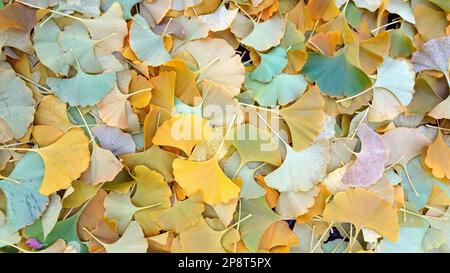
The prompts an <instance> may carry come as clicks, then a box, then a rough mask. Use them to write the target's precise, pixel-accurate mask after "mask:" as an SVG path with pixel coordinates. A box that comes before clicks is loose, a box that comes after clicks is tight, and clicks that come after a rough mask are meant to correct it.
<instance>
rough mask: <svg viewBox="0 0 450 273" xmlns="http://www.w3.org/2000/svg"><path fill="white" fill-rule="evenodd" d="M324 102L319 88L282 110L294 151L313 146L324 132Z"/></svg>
mask: <svg viewBox="0 0 450 273" xmlns="http://www.w3.org/2000/svg"><path fill="white" fill-rule="evenodd" d="M324 103H325V102H324V100H323V98H322V96H321V95H320V92H319V89H318V88H317V87H314V88H311V89H310V90H308V91H306V92H305V93H304V94H303V95H302V96H301V97H300V98H299V99H298V100H297V101H296V102H294V103H293V104H292V105H289V106H288V107H286V108H283V109H281V110H280V115H281V116H282V117H283V119H284V120H285V121H286V123H287V124H288V126H289V130H290V131H291V137H292V143H293V146H294V149H295V150H297V151H301V150H303V149H305V148H306V147H308V146H309V145H311V144H312V143H313V142H314V140H315V139H316V137H317V136H318V135H319V134H320V131H321V130H322V124H323V122H324V121H325V118H326V115H325V112H324V110H323V106H324Z"/></svg>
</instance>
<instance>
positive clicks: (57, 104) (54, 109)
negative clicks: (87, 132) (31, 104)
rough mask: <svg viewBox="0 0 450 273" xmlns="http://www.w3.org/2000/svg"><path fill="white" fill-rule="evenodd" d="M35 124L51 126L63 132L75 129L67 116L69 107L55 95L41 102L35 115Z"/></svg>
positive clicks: (46, 97)
mask: <svg viewBox="0 0 450 273" xmlns="http://www.w3.org/2000/svg"><path fill="white" fill-rule="evenodd" d="M34 123H35V124H37V125H50V126H52V127H56V128H58V129H60V130H61V131H63V132H67V131H68V130H70V129H71V128H73V124H72V123H71V122H70V120H69V116H68V115H67V105H66V104H65V103H64V102H62V101H61V100H60V99H58V98H57V97H55V96H53V95H49V96H45V97H43V98H42V100H41V101H40V102H39V105H38V107H37V109H36V114H35V115H34Z"/></svg>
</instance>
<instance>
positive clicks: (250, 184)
mask: <svg viewBox="0 0 450 273" xmlns="http://www.w3.org/2000/svg"><path fill="white" fill-rule="evenodd" d="M260 166H261V165H260ZM258 167H259V166H258ZM258 167H256V168H255V169H251V168H249V167H247V165H244V166H241V158H240V156H239V153H238V152H235V153H233V154H232V155H231V156H230V157H229V158H228V159H227V161H226V162H225V164H224V166H223V171H224V173H225V174H226V175H227V176H228V178H230V179H233V178H241V179H242V186H241V192H240V193H239V197H240V198H243V199H255V198H258V197H261V196H264V195H265V194H266V190H264V188H263V187H262V186H260V185H259V184H258V183H257V182H256V180H255V172H256V170H257V169H258Z"/></svg>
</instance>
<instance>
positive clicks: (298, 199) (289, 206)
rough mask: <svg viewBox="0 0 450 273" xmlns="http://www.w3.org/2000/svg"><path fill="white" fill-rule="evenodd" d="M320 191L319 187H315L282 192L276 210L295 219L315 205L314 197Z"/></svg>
mask: <svg viewBox="0 0 450 273" xmlns="http://www.w3.org/2000/svg"><path fill="white" fill-rule="evenodd" d="M319 192H320V190H319V187H313V188H312V189H310V190H309V191H284V192H281V193H280V198H279V199H278V203H277V207H276V210H275V211H276V212H277V213H278V214H279V215H281V216H283V217H286V218H289V219H295V218H296V217H297V216H300V215H302V214H305V213H306V212H307V211H308V209H309V208H310V207H312V206H313V205H314V202H315V199H314V198H315V197H316V196H317V195H318V194H319Z"/></svg>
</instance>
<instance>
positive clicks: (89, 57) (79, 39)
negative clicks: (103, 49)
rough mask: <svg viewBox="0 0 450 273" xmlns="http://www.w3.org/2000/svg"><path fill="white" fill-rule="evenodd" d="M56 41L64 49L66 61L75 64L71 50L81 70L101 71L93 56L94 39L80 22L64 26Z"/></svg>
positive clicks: (89, 71)
mask: <svg viewBox="0 0 450 273" xmlns="http://www.w3.org/2000/svg"><path fill="white" fill-rule="evenodd" d="M58 43H59V45H60V47H61V48H62V49H63V50H65V57H66V60H65V62H66V63H68V64H70V65H72V66H76V61H75V59H74V57H73V56H72V54H71V52H70V50H73V53H74V55H75V56H76V57H77V59H78V61H79V62H80V66H81V69H82V70H83V71H85V72H86V73H101V72H103V68H102V65H101V64H100V63H99V61H98V60H97V58H96V57H95V51H94V47H95V44H96V41H94V40H91V38H90V37H89V32H88V30H87V29H86V27H85V26H84V25H83V24H82V23H81V22H74V23H73V24H71V25H68V26H66V27H65V28H64V31H62V32H61V33H60V34H59V36H58Z"/></svg>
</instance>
